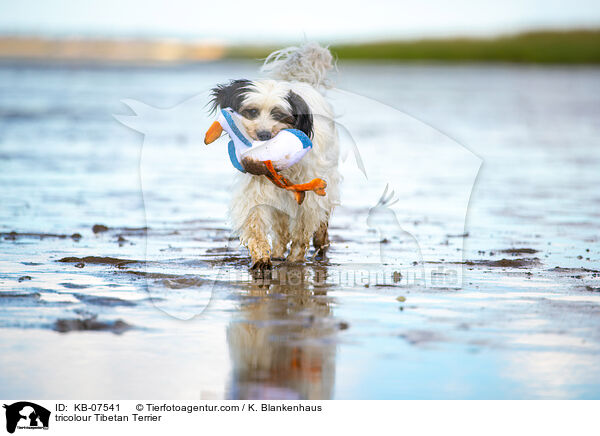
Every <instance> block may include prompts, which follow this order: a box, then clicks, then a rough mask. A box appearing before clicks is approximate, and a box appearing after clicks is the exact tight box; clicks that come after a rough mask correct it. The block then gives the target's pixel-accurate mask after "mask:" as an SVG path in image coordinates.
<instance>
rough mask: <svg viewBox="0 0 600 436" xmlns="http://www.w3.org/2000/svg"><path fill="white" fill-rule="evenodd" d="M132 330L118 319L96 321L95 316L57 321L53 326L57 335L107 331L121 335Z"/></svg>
mask: <svg viewBox="0 0 600 436" xmlns="http://www.w3.org/2000/svg"><path fill="white" fill-rule="evenodd" d="M132 328H133V326H131V325H129V324H127V323H126V322H125V321H123V320H120V319H118V320H116V321H98V319H97V318H96V317H95V316H93V317H90V318H83V319H57V320H56V322H55V323H54V326H53V330H55V331H57V332H59V333H69V332H81V331H109V332H112V333H115V334H121V333H123V332H125V331H127V330H130V329H132Z"/></svg>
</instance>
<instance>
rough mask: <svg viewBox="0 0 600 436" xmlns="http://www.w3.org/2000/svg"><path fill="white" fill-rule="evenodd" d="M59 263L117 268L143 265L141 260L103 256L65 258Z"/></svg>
mask: <svg viewBox="0 0 600 436" xmlns="http://www.w3.org/2000/svg"><path fill="white" fill-rule="evenodd" d="M57 262H63V263H75V264H80V263H83V264H84V265H85V264H86V263H90V264H98V265H114V266H117V267H123V266H125V265H129V264H131V263H142V262H141V261H139V260H128V259H118V258H116V257H101V256H86V257H63V258H62V259H59V260H58V261H57Z"/></svg>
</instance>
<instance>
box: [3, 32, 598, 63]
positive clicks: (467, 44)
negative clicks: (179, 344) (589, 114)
mask: <svg viewBox="0 0 600 436" xmlns="http://www.w3.org/2000/svg"><path fill="white" fill-rule="evenodd" d="M277 48H281V47H279V46H277V45H235V46H232V45H227V44H225V43H221V42H214V41H210V42H208V41H204V42H202V41H200V42H187V41H180V40H176V39H167V40H165V39H161V40H158V39H157V40H150V39H83V38H62V39H58V38H57V39H52V38H42V37H24V36H0V61H1V60H11V61H35V62H75V63H77V62H91V63H97V64H115V63H116V64H123V65H136V64H154V65H156V64H157V65H171V64H186V63H198V62H207V61H214V60H219V59H258V58H264V57H265V56H267V55H268V54H269V53H270V52H271V51H273V50H274V49H277ZM331 49H332V52H333V53H334V54H335V55H336V57H337V58H338V59H340V60H355V61H391V62H396V61H398V62H406V61H408V62H410V61H442V62H514V63H542V64H598V63H600V29H588V30H582V29H580V30H565V31H555V30H552V31H542V30H540V31H532V32H526V33H520V34H515V35H508V36H499V37H494V38H448V39H420V40H398V41H380V42H368V43H356V44H340V45H332V46H331Z"/></svg>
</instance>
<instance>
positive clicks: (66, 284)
mask: <svg viewBox="0 0 600 436" xmlns="http://www.w3.org/2000/svg"><path fill="white" fill-rule="evenodd" d="M59 284H60V285H61V286H63V287H65V288H67V289H85V288H89V287H90V285H78V284H77V283H59Z"/></svg>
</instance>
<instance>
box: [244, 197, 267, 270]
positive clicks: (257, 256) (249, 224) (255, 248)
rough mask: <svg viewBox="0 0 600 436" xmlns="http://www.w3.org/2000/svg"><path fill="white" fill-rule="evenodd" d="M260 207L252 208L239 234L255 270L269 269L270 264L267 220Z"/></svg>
mask: <svg viewBox="0 0 600 436" xmlns="http://www.w3.org/2000/svg"><path fill="white" fill-rule="evenodd" d="M265 213H266V212H265V211H264V210H262V208H261V207H256V208H254V209H253V210H252V211H251V212H250V213H249V214H248V217H247V218H246V220H245V223H244V226H243V227H242V231H241V234H240V240H241V242H242V244H244V245H245V246H246V247H247V248H248V251H249V252H250V257H251V258H252V267H251V268H252V269H253V270H257V271H264V270H269V269H271V268H272V265H271V247H270V246H269V241H268V239H267V234H266V228H267V224H266V223H267V220H266V216H265Z"/></svg>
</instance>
